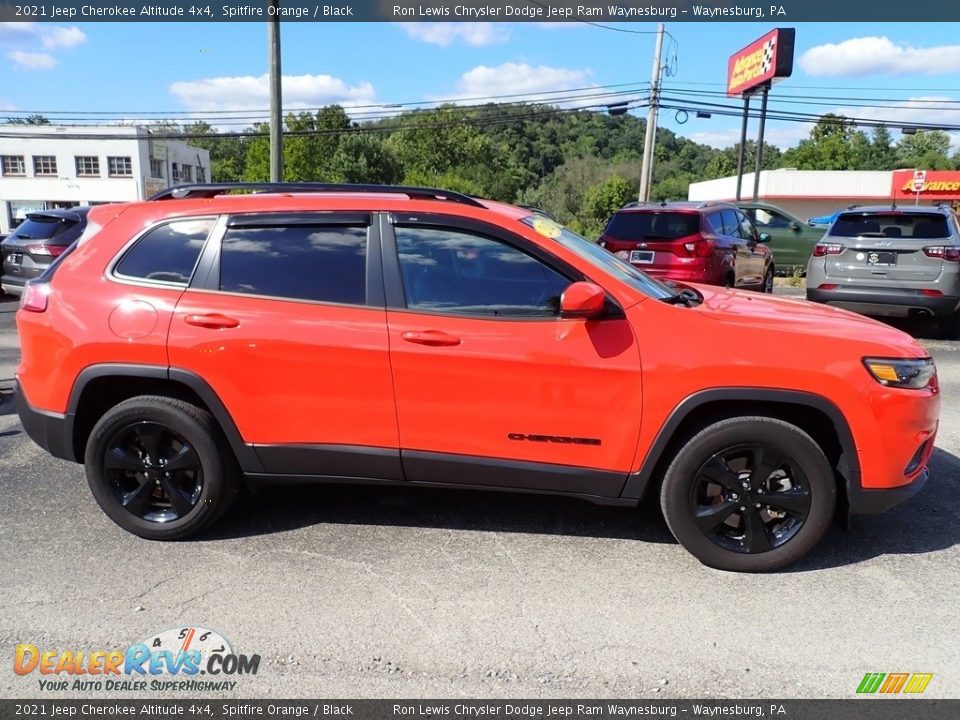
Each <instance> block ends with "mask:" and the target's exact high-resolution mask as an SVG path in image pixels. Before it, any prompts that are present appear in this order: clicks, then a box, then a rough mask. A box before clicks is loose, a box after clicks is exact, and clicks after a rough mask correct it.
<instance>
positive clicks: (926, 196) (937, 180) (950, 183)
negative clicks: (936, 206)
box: [891, 170, 960, 202]
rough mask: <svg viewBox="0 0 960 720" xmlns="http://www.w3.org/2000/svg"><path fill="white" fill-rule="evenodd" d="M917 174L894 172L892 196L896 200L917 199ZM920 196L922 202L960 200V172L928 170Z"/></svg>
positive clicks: (913, 171) (906, 171) (903, 171)
mask: <svg viewBox="0 0 960 720" xmlns="http://www.w3.org/2000/svg"><path fill="white" fill-rule="evenodd" d="M915 174H916V171H915V170H896V171H894V173H893V187H892V189H891V195H892V196H893V198H894V199H895V200H914V199H916V197H917V195H918V193H917V191H916V190H915V189H914V188H915V185H914V182H913V181H914V177H915ZM917 185H919V183H917ZM919 195H920V200H921V201H928V202H929V201H936V200H947V201H951V202H952V201H954V200H960V170H928V171H927V173H926V177H925V178H924V181H923V188H922V189H921V190H920V192H919Z"/></svg>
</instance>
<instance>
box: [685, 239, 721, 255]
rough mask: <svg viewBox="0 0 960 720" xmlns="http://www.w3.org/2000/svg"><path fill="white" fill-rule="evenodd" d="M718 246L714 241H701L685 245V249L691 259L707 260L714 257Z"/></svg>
mask: <svg viewBox="0 0 960 720" xmlns="http://www.w3.org/2000/svg"><path fill="white" fill-rule="evenodd" d="M716 246H717V244H716V243H715V242H714V241H713V240H706V239H700V240H697V241H696V242H688V243H684V244H683V249H684V250H686V251H687V253H688V254H689V255H690V257H698V258H705V257H710V256H711V255H713V249H714V248H715V247H716Z"/></svg>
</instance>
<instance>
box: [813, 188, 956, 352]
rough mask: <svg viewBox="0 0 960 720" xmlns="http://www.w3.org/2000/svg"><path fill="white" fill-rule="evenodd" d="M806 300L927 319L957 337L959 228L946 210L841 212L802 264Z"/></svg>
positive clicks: (860, 310) (880, 209)
mask: <svg viewBox="0 0 960 720" xmlns="http://www.w3.org/2000/svg"><path fill="white" fill-rule="evenodd" d="M807 300H812V301H814V302H820V303H826V304H828V305H835V306H837V307H842V308H846V309H847V310H853V311H855V312H859V313H863V314H864V315H881V316H885V317H908V316H910V315H916V314H921V315H932V316H934V317H936V318H938V322H939V323H940V330H941V332H942V333H943V335H945V336H946V337H948V338H951V339H953V338H957V337H960V228H958V221H957V216H956V214H955V213H954V212H953V210H952V209H951V208H946V207H902V208H891V207H889V206H884V207H860V208H857V209H856V210H851V211H848V212H845V213H841V214H840V215H839V216H838V217H837V219H836V220H834V222H833V224H832V225H831V226H830V229H829V230H828V231H827V233H826V235H824V236H823V239H822V240H820V242H818V243H817V244H816V246H815V247H814V249H813V255H812V256H811V258H810V261H809V263H808V264H807Z"/></svg>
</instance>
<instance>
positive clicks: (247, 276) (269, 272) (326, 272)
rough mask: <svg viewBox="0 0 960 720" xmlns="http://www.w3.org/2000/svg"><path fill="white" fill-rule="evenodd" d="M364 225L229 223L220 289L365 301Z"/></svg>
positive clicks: (317, 299)
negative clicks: (242, 225)
mask: <svg viewBox="0 0 960 720" xmlns="http://www.w3.org/2000/svg"><path fill="white" fill-rule="evenodd" d="M366 267H367V228H366V227H346V226H337V225H288V226H272V227H237V228H230V229H229V230H227V233H226V235H224V237H223V240H222V242H221V247H220V289H221V290H222V291H225V292H235V293H243V294H245V295H265V296H269V297H275V298H286V299H290V300H311V301H314V302H328V303H343V304H349V305H363V304H364V303H366V301H367V284H366Z"/></svg>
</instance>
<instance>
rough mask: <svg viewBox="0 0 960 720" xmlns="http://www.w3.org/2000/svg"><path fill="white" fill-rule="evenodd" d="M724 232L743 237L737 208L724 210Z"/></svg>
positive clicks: (731, 235)
mask: <svg viewBox="0 0 960 720" xmlns="http://www.w3.org/2000/svg"><path fill="white" fill-rule="evenodd" d="M721 215H722V216H723V234H724V235H729V236H730V237H743V236H742V235H741V234H740V219H739V218H738V217H737V211H736V210H732V209H731V210H723V211H722V212H721Z"/></svg>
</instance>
